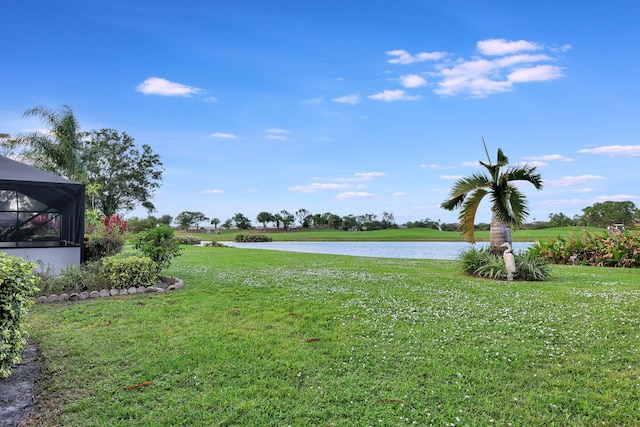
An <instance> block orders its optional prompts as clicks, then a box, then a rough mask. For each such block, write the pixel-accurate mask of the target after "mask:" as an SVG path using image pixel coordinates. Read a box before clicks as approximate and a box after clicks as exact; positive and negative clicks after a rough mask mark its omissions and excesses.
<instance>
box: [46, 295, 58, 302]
mask: <svg viewBox="0 0 640 427" xmlns="http://www.w3.org/2000/svg"><path fill="white" fill-rule="evenodd" d="M56 301H58V295H56V294H52V295H49V297H48V298H47V302H56Z"/></svg>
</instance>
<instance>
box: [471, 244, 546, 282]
mask: <svg viewBox="0 0 640 427" xmlns="http://www.w3.org/2000/svg"><path fill="white" fill-rule="evenodd" d="M514 258H515V261H516V273H515V275H514V279H515V280H524V281H542V280H545V278H546V277H547V275H548V274H549V261H547V260H546V259H545V258H543V257H541V256H539V255H538V253H537V251H535V250H527V251H524V252H522V253H516V254H514ZM459 260H460V261H461V263H462V270H463V271H464V272H465V273H466V274H468V275H470V276H475V277H480V278H483V279H493V280H506V279H507V269H506V267H505V263H504V259H503V258H502V257H501V256H498V255H494V254H492V253H491V251H490V250H489V248H482V249H470V250H468V251H465V252H463V253H462V254H461V255H460V258H459Z"/></svg>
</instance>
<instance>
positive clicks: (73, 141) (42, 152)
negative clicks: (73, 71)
mask: <svg viewBox="0 0 640 427" xmlns="http://www.w3.org/2000/svg"><path fill="white" fill-rule="evenodd" d="M34 116H35V117H38V118H40V120H41V121H42V122H44V124H45V125H46V126H47V128H48V130H49V134H43V133H41V132H33V133H31V134H29V135H27V136H26V137H22V139H21V141H22V142H24V144H25V145H27V146H28V147H30V149H29V150H28V151H27V152H26V153H25V156H26V157H27V159H28V160H30V161H29V163H31V164H33V166H35V167H38V168H40V169H43V170H46V171H49V172H52V173H55V174H58V175H62V176H64V177H66V178H69V179H71V180H73V181H83V177H84V173H85V167H84V163H83V161H82V159H81V155H82V149H83V141H82V133H81V132H80V125H79V124H78V122H77V120H76V118H75V116H74V115H73V111H72V110H71V107H69V106H68V105H64V106H63V107H62V109H61V110H60V111H54V110H51V109H49V108H46V107H43V106H41V105H38V106H35V107H33V108H30V109H28V110H27V111H25V112H24V117H34ZM113 213H115V212H113Z"/></svg>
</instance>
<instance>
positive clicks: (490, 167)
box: [440, 140, 542, 251]
mask: <svg viewBox="0 0 640 427" xmlns="http://www.w3.org/2000/svg"><path fill="white" fill-rule="evenodd" d="M483 143H484V140H483ZM486 149H487V146H486V144H485V151H486ZM487 159H489V163H484V162H480V164H481V165H482V166H484V167H485V168H486V169H487V172H488V173H474V174H473V175H471V176H469V177H467V178H462V179H460V180H458V181H457V182H456V183H455V184H454V186H453V188H452V189H451V194H450V196H451V197H450V198H449V199H447V200H445V201H444V202H442V204H441V205H440V206H441V207H442V208H444V209H447V210H454V209H457V208H461V210H460V214H459V215H458V219H459V220H460V226H459V229H460V232H461V233H462V236H463V237H464V239H465V240H466V241H467V242H469V243H475V242H476V239H475V235H474V222H475V217H476V211H477V210H478V206H479V205H480V202H481V201H482V199H483V198H484V197H485V196H487V195H489V196H490V198H491V203H492V206H491V212H492V217H491V231H490V234H489V240H490V245H491V250H492V251H501V249H500V245H501V244H502V243H504V242H505V241H507V240H509V237H510V236H507V232H508V231H507V230H508V229H507V226H508V227H513V228H516V227H519V226H520V225H522V223H523V222H524V219H525V217H526V216H527V215H528V214H529V212H528V210H527V203H526V200H525V196H524V194H523V193H522V192H521V191H520V190H519V189H518V188H517V187H516V186H515V185H514V184H513V181H527V182H530V183H531V184H533V186H534V187H535V188H536V189H537V190H540V189H541V188H542V177H541V176H540V174H539V173H537V170H536V167H535V166H529V165H523V166H514V167H510V168H507V169H505V170H504V171H501V170H500V169H501V168H502V167H503V166H506V165H508V164H509V159H508V158H507V156H505V155H504V153H503V152H502V149H500V148H498V156H497V161H496V163H495V164H492V163H491V159H490V158H489V153H488V152H487Z"/></svg>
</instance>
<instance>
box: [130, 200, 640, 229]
mask: <svg viewBox="0 0 640 427" xmlns="http://www.w3.org/2000/svg"><path fill="white" fill-rule="evenodd" d="M203 222H209V224H211V225H213V227H214V229H217V228H218V227H219V226H220V227H222V228H225V229H227V230H228V229H230V228H233V227H235V228H237V229H240V230H248V229H252V228H254V226H253V224H252V222H251V220H250V219H249V218H248V217H247V216H246V215H244V214H242V213H236V214H234V215H233V216H232V217H231V218H228V219H226V220H225V221H224V222H222V221H220V219H218V218H212V219H210V218H209V217H207V216H206V215H205V214H204V213H202V212H192V211H183V212H180V213H179V214H178V215H177V216H176V217H175V218H173V217H171V215H163V216H161V217H154V216H149V217H147V218H145V219H140V218H137V217H133V218H131V219H129V221H128V224H129V228H130V229H132V230H133V231H141V230H145V229H149V228H152V227H154V226H156V225H158V224H165V225H171V224H172V223H173V224H174V225H175V226H177V227H178V228H179V229H182V230H193V229H199V228H201V224H202V223H203ZM256 222H257V223H258V224H259V225H260V226H261V227H262V228H263V229H267V228H269V227H272V228H275V229H278V230H289V229H291V228H292V227H300V228H304V229H329V230H351V231H368V230H369V231H370V230H383V229H388V228H398V227H399V226H398V225H397V224H396V222H395V219H394V216H393V214H391V213H388V212H384V213H383V214H382V216H381V217H379V216H378V215H376V214H373V213H372V214H364V215H346V216H342V217H341V216H339V215H336V214H332V213H331V212H326V213H324V214H312V213H311V212H309V211H308V210H306V209H299V210H297V211H296V212H294V213H290V212H288V211H286V210H282V211H280V212H278V213H275V214H273V213H270V212H267V211H263V212H260V213H259V214H258V215H257V216H256ZM636 223H640V209H638V208H636V206H635V204H634V203H633V202H630V201H626V202H613V201H608V202H601V203H596V204H594V205H592V206H588V207H586V208H584V209H582V215H575V216H574V217H573V218H570V217H569V216H567V215H565V214H564V213H562V212H560V213H551V214H549V220H548V221H534V222H532V223H529V224H525V225H524V227H526V228H530V229H542V228H552V227H567V226H592V227H601V228H607V227H610V226H613V225H614V224H624V225H625V226H626V227H627V228H629V227H632V226H633V225H634V224H636ZM404 226H405V227H407V228H431V229H434V230H441V231H458V227H459V226H458V223H455V222H452V223H445V222H442V221H440V220H434V219H431V218H425V219H421V220H417V221H407V222H406V223H405V224H404ZM474 228H475V230H476V231H488V230H489V229H490V228H491V224H488V223H482V222H481V223H478V224H475V225H474Z"/></svg>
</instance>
